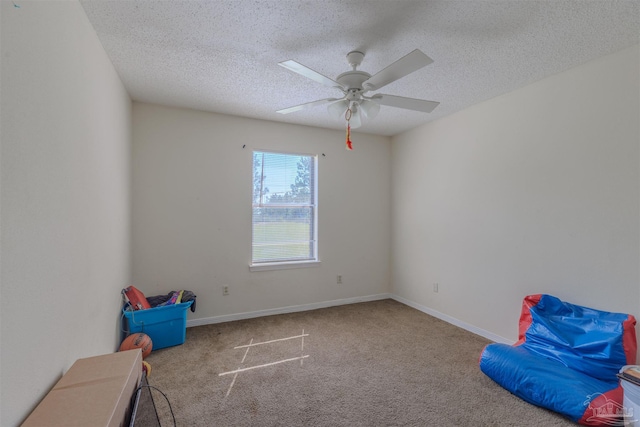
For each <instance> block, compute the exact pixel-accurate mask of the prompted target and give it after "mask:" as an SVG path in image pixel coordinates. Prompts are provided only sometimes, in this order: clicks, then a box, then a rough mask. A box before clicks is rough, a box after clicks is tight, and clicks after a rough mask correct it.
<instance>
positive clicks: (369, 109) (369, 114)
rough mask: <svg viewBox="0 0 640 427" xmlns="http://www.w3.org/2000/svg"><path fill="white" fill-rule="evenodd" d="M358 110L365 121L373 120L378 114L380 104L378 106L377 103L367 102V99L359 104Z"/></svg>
mask: <svg viewBox="0 0 640 427" xmlns="http://www.w3.org/2000/svg"><path fill="white" fill-rule="evenodd" d="M360 109H361V110H362V113H363V114H364V116H365V117H366V118H367V119H369V120H373V119H375V118H376V116H377V115H378V113H379V112H380V104H378V103H377V102H373V101H369V100H368V99H363V100H362V101H361V102H360Z"/></svg>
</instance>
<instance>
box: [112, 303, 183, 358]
mask: <svg viewBox="0 0 640 427" xmlns="http://www.w3.org/2000/svg"><path fill="white" fill-rule="evenodd" d="M191 304H193V301H189V302H183V303H180V304H171V305H165V306H162V307H154V308H147V309H146V310H133V311H132V310H130V309H128V308H129V306H128V305H126V306H125V307H124V308H123V309H122V311H123V313H124V316H125V318H126V321H127V325H126V327H125V330H127V331H129V333H134V332H142V333H145V334H147V335H149V338H151V341H153V350H159V349H161V348H165V347H172V346H174V345H180V344H183V343H184V341H185V339H186V337H187V310H188V309H189V307H191Z"/></svg>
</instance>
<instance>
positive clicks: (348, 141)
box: [344, 108, 353, 150]
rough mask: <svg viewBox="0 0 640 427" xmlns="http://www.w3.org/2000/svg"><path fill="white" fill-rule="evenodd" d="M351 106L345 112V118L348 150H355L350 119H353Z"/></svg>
mask: <svg viewBox="0 0 640 427" xmlns="http://www.w3.org/2000/svg"><path fill="white" fill-rule="evenodd" d="M351 114H352V111H351V108H348V109H347V111H346V112H345V113H344V118H345V119H346V120H347V146H346V148H347V150H353V143H352V142H351V124H350V123H349V121H350V120H351Z"/></svg>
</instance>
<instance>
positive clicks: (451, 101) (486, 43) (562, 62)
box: [81, 0, 640, 135]
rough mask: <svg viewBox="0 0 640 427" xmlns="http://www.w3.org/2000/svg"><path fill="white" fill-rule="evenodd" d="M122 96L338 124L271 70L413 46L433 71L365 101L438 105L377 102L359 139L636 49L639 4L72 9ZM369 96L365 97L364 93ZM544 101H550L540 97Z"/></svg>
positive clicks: (310, 95) (331, 65)
mask: <svg viewBox="0 0 640 427" xmlns="http://www.w3.org/2000/svg"><path fill="white" fill-rule="evenodd" d="M81 4H82V6H83V7H84V10H85V11H86V13H87V16H88V17H89V20H90V22H91V23H92V25H93V27H94V28H95V30H96V32H97V34H98V37H99V39H100V41H101V42H102V45H103V46H104V48H105V50H106V52H107V54H108V55H109V57H110V58H111V60H112V62H113V64H114V66H115V68H116V70H117V72H118V73H119V75H120V77H121V78H122V81H123V82H124V85H125V87H126V88H127V90H128V92H129V94H130V95H131V97H132V98H133V99H134V100H137V101H143V102H149V103H155V104H162V105H170V106H177V107H186V108H194V109H198V110H204V111H212V112H217V113H225V114H232V115H238V116H244V117H251V118H257V119H265V120H272V121H280V122H287V123H297V124H303V125H311V126H319V127H325V128H333V129H344V122H343V121H342V120H338V119H335V118H331V117H330V116H329V114H328V113H327V111H326V108H325V107H324V106H318V107H314V108H310V109H306V110H303V111H299V112H295V113H291V114H288V115H281V114H278V113H276V112H275V111H276V110H279V109H283V108H286V107H291V106H293V105H297V104H302V103H305V102H310V101H315V100H318V99H322V98H330V97H340V96H341V93H340V92H339V91H338V90H337V89H333V88H329V87H325V86H322V85H320V84H319V83H316V82H314V81H312V80H309V79H306V78H304V77H302V76H300V75H298V74H295V73H293V72H291V71H288V70H286V69H284V68H282V67H279V66H278V65H277V63H278V62H281V61H284V60H288V59H293V60H296V61H298V62H300V63H302V64H304V65H306V66H307V67H309V68H312V69H313V70H315V71H317V72H319V73H322V74H324V75H326V76H328V77H330V78H332V79H335V78H336V77H337V75H338V74H340V73H342V72H344V71H348V70H350V69H351V68H350V66H349V65H348V64H347V61H346V54H347V53H348V52H349V51H352V50H360V51H362V52H364V53H365V55H366V56H365V58H364V61H363V63H362V65H361V66H360V67H359V69H360V70H363V71H367V72H369V73H370V74H375V73H376V72H378V71H380V70H381V69H383V68H384V67H386V66H387V65H389V64H390V63H391V62H394V61H396V60H397V59H399V58H401V57H402V56H404V55H406V54H407V53H409V52H411V51H412V50H414V49H420V50H422V51H423V52H424V53H426V54H427V55H429V56H430V57H431V58H432V59H433V60H434V61H435V62H434V63H432V64H431V65H428V66H427V67H425V68H422V69H420V70H418V71H416V72H414V73H412V74H410V75H408V76H406V77H404V78H402V79H400V80H398V81H396V82H394V83H391V84H389V85H388V86H385V87H384V88H382V89H381V90H380V91H379V93H386V94H391V95H399V96H405V97H412V98H421V99H427V100H433V101H439V102H440V105H439V106H438V107H437V108H436V109H435V110H434V111H433V112H432V113H430V114H426V113H420V112H414V111H409V110H404V109H399V108H394V107H388V106H382V108H381V110H380V113H379V115H378V117H377V118H376V119H375V120H374V121H366V120H365V121H364V123H363V126H362V127H361V128H360V129H358V130H359V131H361V132H367V133H373V134H380V135H395V134H398V133H400V132H402V131H405V130H408V129H411V128H414V127H416V126H418V125H421V124H423V123H426V122H428V121H431V120H434V119H437V118H439V117H444V116H446V115H449V114H451V113H454V112H456V111H459V110H461V109H463V108H465V107H468V106H470V105H473V104H476V103H478V102H481V101H484V100H487V99H490V98H493V97H495V96H498V95H501V94H503V93H506V92H509V91H511V90H514V89H516V88H518V87H521V86H524V85H526V84H528V83H531V82H534V81H537V80H540V79H542V78H545V77H547V76H549V75H552V74H556V73H558V72H561V71H564V70H566V69H569V68H571V67H574V66H577V65H580V64H582V63H585V62H587V61H589V60H591V59H594V58H597V57H600V56H603V55H606V54H609V53H613V52H616V51H618V50H621V49H623V48H626V47H628V46H631V45H634V44H638V43H640V0H622V1H608V0H535V1H534V0H531V1H524V0H509V1H494V0H486V1H478V0H475V1H471V0H470V1H458V0H446V1H425V0H421V1H409V0H337V1H334V0H323V1H319V0H311V1H297V0H206V1H195V0H192V1H178V0H171V1H150V0H144V1H142V0H129V1H122V0H115V1H104V0H81ZM371 94H373V93H369V95H371ZM549 102H553V100H549Z"/></svg>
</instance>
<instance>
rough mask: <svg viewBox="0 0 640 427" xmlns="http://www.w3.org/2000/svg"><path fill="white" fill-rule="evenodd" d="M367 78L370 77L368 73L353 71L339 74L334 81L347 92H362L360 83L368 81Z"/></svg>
mask: <svg viewBox="0 0 640 427" xmlns="http://www.w3.org/2000/svg"><path fill="white" fill-rule="evenodd" d="M369 77H371V74H369V73H365V72H364V71H358V70H353V71H347V72H346V73H342V74H340V75H339V76H338V78H337V79H336V81H337V82H338V83H340V86H342V87H343V88H345V89H346V90H348V91H349V90H352V89H358V90H362V83H363V82H364V81H366V80H367V79H369Z"/></svg>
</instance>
